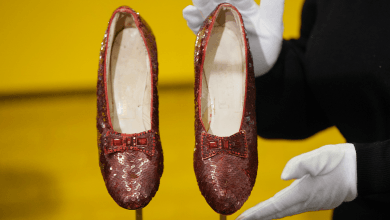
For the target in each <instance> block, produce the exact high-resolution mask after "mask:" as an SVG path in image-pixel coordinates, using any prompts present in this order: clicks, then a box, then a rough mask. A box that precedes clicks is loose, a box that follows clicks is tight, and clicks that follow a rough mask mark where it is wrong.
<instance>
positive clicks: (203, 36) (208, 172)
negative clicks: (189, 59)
mask: <svg viewBox="0 0 390 220" xmlns="http://www.w3.org/2000/svg"><path fill="white" fill-rule="evenodd" d="M252 62H253V61H252V55H251V53H250V49H249V43H248V40H247V38H246V32H245V27H244V23H243V20H242V18H241V15H240V13H239V12H238V10H237V9H236V8H235V7H234V6H232V5H230V4H227V3H223V4H220V5H218V6H217V8H216V9H215V10H214V11H213V12H212V13H211V14H210V15H209V16H208V17H207V19H206V20H205V21H204V23H203V26H202V27H201V28H200V30H199V32H198V35H197V41H196V45H195V132H196V134H195V138H196V146H195V152H194V169H195V174H196V178H197V181H198V185H199V189H200V191H201V193H202V195H203V196H204V198H205V199H206V201H207V203H208V204H209V205H210V206H211V208H213V209H214V210H215V211H216V212H218V213H220V214H224V215H230V214H233V213H234V212H236V211H237V210H238V209H240V208H241V207H242V205H243V204H244V202H245V201H246V200H247V199H248V197H249V195H250V193H251V191H252V188H253V186H254V184H255V179H256V174H257V164H258V160H257V135H256V115H255V98H256V97H255V78H254V70H253V64H252Z"/></svg>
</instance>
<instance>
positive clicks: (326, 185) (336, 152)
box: [237, 144, 357, 220]
mask: <svg viewBox="0 0 390 220" xmlns="http://www.w3.org/2000/svg"><path fill="white" fill-rule="evenodd" d="M356 175H357V174H356V151H355V147H354V145H353V144H338V145H326V146H323V147H321V148H318V149H316V150H313V151H310V152H308V153H305V154H302V155H299V156H297V157H294V158H293V159H291V160H290V161H289V162H288V163H287V165H286V167H285V168H284V170H283V173H282V179H283V180H290V179H296V180H295V181H294V182H293V183H292V184H291V185H290V186H288V187H287V188H285V189H283V190H282V191H280V192H278V193H276V194H275V195H274V196H273V197H272V198H270V199H268V200H266V201H264V202H261V203H259V204H257V205H256V206H254V207H252V208H250V209H248V210H247V211H245V212H244V213H243V214H241V215H240V216H239V217H238V218H237V219H245V220H254V219H256V220H260V219H261V220H265V219H278V218H283V217H285V216H291V215H295V214H299V213H302V212H307V211H316V210H325V209H333V208H336V207H337V206H339V205H340V204H341V203H342V202H348V201H352V200H354V199H355V198H356V196H357V176H356Z"/></svg>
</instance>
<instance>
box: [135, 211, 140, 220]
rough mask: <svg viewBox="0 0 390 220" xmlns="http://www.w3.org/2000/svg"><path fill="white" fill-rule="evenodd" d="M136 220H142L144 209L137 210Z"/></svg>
mask: <svg viewBox="0 0 390 220" xmlns="http://www.w3.org/2000/svg"><path fill="white" fill-rule="evenodd" d="M135 220H142V209H137V210H135Z"/></svg>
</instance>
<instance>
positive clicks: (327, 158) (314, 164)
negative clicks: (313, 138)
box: [282, 145, 344, 180]
mask: <svg viewBox="0 0 390 220" xmlns="http://www.w3.org/2000/svg"><path fill="white" fill-rule="evenodd" d="M343 157H344V152H343V151H338V149H337V148H335V147H334V146H332V145H327V146H323V147H321V148H318V149H315V150H313V151H310V152H308V153H304V154H301V155H299V156H296V157H294V158H292V159H291V160H290V161H288V162H287V165H286V166H285V168H284V169H283V172H282V179H283V180H290V179H299V178H301V177H303V176H304V175H306V174H310V175H311V176H318V175H324V174H327V173H329V172H331V171H332V170H334V169H335V168H336V167H337V166H338V165H339V164H340V162H341V161H342V159H343Z"/></svg>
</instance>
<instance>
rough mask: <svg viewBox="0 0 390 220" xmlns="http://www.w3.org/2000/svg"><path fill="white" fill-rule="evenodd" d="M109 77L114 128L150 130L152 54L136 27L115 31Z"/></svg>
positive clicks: (127, 131) (121, 130) (117, 129)
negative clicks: (150, 55)
mask: <svg viewBox="0 0 390 220" xmlns="http://www.w3.org/2000/svg"><path fill="white" fill-rule="evenodd" d="M109 77H111V78H110V80H109V82H110V83H109V84H110V85H109V86H110V87H111V90H110V91H109V95H111V99H110V98H109V100H111V101H112V103H110V116H111V123H112V126H113V129H114V130H115V131H117V132H121V133H127V134H132V133H139V132H142V131H147V130H149V129H150V127H151V123H150V111H151V106H150V103H151V75H150V66H149V56H148V53H147V50H146V47H145V44H144V41H143V38H142V36H141V34H140V32H139V31H138V29H137V28H136V27H127V28H125V29H123V30H122V31H120V32H119V33H118V34H117V35H116V37H115V39H114V42H113V45H112V51H111V63H110V74H109ZM110 93H111V94H110Z"/></svg>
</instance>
